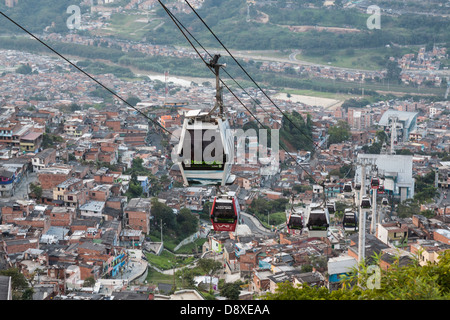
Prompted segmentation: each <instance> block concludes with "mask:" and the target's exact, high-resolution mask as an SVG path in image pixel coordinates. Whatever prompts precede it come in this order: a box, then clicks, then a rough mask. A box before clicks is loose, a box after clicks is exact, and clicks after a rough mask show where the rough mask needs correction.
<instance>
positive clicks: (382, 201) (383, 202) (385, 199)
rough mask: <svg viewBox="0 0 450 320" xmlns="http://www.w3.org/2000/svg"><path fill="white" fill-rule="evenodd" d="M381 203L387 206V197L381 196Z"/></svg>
mask: <svg viewBox="0 0 450 320" xmlns="http://www.w3.org/2000/svg"><path fill="white" fill-rule="evenodd" d="M381 204H382V205H383V206H387V205H388V204H389V201H388V199H387V198H383V199H382V200H381Z"/></svg>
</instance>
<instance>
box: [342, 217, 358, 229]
mask: <svg viewBox="0 0 450 320" xmlns="http://www.w3.org/2000/svg"><path fill="white" fill-rule="evenodd" d="M343 224H344V226H345V227H356V224H357V221H356V218H355V215H354V214H350V215H345V216H344V221H343Z"/></svg>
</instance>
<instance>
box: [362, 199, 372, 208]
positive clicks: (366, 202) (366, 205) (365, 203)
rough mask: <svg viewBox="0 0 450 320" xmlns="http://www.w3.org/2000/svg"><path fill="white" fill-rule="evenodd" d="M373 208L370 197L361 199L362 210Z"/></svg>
mask: <svg viewBox="0 0 450 320" xmlns="http://www.w3.org/2000/svg"><path fill="white" fill-rule="evenodd" d="M371 207H372V204H371V201H370V198H369V197H368V196H363V197H362V199H361V208H363V209H370V208H371Z"/></svg>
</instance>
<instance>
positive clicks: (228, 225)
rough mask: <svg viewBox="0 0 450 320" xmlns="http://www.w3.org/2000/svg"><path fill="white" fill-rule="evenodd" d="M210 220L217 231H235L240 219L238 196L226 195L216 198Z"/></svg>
mask: <svg viewBox="0 0 450 320" xmlns="http://www.w3.org/2000/svg"><path fill="white" fill-rule="evenodd" d="M210 218H211V222H212V224H213V228H214V230H215V231H230V232H233V231H235V230H236V225H237V224H238V221H239V219H240V208H239V203H238V200H237V198H236V196H235V195H228V194H224V195H220V196H217V197H215V198H214V202H213V205H212V208H211V215H210Z"/></svg>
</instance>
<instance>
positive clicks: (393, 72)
mask: <svg viewBox="0 0 450 320" xmlns="http://www.w3.org/2000/svg"><path fill="white" fill-rule="evenodd" d="M386 71H387V73H386V79H388V80H391V81H396V82H400V73H401V72H402V69H401V68H400V67H399V66H398V63H397V61H395V60H388V62H387V63H386Z"/></svg>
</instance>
